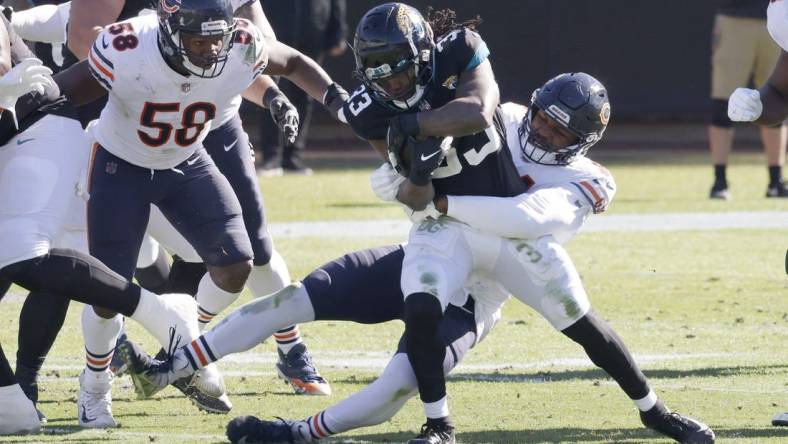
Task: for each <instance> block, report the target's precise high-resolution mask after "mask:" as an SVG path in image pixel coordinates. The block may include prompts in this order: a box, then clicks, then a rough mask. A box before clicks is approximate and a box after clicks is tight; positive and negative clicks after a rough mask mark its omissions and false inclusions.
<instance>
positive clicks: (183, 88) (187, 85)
mask: <svg viewBox="0 0 788 444" xmlns="http://www.w3.org/2000/svg"><path fill="white" fill-rule="evenodd" d="M191 89H192V84H191V83H181V91H183V92H185V93H187V92H189V91H190V90H191Z"/></svg>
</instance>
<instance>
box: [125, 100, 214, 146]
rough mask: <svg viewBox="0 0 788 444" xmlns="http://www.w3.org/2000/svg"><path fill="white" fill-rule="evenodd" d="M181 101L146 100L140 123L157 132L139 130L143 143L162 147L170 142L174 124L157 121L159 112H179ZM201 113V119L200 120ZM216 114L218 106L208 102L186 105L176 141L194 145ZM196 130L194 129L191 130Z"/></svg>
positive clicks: (180, 144)
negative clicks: (159, 101)
mask: <svg viewBox="0 0 788 444" xmlns="http://www.w3.org/2000/svg"><path fill="white" fill-rule="evenodd" d="M180 107H181V104H180V103H151V102H145V107H144V108H142V114H141V115H140V125H142V126H144V127H147V128H152V129H155V130H156V131H157V132H156V133H152V132H147V131H143V130H142V129H139V130H137V135H138V136H139V138H140V140H141V141H142V143H144V144H145V145H148V146H150V147H154V148H156V147H160V146H162V145H164V144H165V143H167V142H169V140H170V137H171V136H172V133H173V129H174V128H173V126H172V125H171V124H169V123H167V122H162V121H157V120H156V117H157V116H156V114H158V113H177V112H179V111H180ZM198 115H199V121H198ZM215 116H216V106H214V104H213V103H208V102H196V103H192V104H191V105H189V106H187V107H185V108H184V109H183V113H182V114H181V125H182V126H181V128H178V129H177V130H175V137H174V139H173V140H174V141H175V143H177V144H178V145H179V146H182V147H187V146H189V145H192V144H193V143H194V142H196V141H197V139H198V138H199V137H200V134H202V132H203V130H204V129H205V125H206V124H207V123H208V122H210V121H211V120H213V118H214V117H215ZM191 130H194V131H191Z"/></svg>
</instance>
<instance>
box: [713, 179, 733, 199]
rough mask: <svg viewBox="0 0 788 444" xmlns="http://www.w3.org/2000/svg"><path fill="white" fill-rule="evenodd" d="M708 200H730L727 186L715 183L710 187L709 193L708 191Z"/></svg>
mask: <svg viewBox="0 0 788 444" xmlns="http://www.w3.org/2000/svg"><path fill="white" fill-rule="evenodd" d="M709 199H720V200H731V192H730V191H728V184H727V183H717V182H715V183H714V185H713V186H712V187H711V191H709Z"/></svg>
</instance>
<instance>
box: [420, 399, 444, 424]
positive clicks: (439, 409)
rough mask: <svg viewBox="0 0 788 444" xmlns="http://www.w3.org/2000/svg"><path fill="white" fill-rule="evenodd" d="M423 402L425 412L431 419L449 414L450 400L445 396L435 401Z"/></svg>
mask: <svg viewBox="0 0 788 444" xmlns="http://www.w3.org/2000/svg"><path fill="white" fill-rule="evenodd" d="M422 404H424V414H425V415H426V416H427V418H429V419H438V418H445V417H447V416H449V401H448V400H447V399H446V397H445V396H444V397H443V398H441V399H439V400H437V401H435V402H423V403H422Z"/></svg>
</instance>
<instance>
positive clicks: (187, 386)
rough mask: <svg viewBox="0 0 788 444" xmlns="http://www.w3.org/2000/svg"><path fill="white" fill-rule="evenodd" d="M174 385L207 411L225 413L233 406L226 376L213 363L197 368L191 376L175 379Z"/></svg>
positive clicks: (198, 406) (201, 408)
mask: <svg viewBox="0 0 788 444" xmlns="http://www.w3.org/2000/svg"><path fill="white" fill-rule="evenodd" d="M172 385H173V386H174V387H175V388H177V389H178V390H180V391H181V392H183V394H184V395H186V397H188V398H189V400H191V402H192V404H194V405H196V406H197V408H198V409H200V410H203V411H205V412H208V413H222V414H223V413H228V412H229V411H230V410H232V408H233V403H232V402H230V398H228V397H227V392H226V390H225V388H224V378H223V377H222V374H221V373H219V369H218V368H216V366H215V365H213V364H211V365H209V366H207V367H204V368H201V369H200V370H197V373H195V374H194V375H192V376H190V377H186V378H181V379H179V380H177V381H175V382H174V383H173V384H172Z"/></svg>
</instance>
